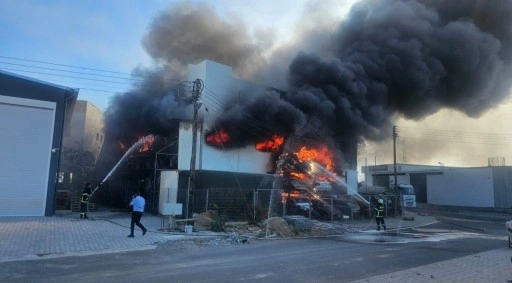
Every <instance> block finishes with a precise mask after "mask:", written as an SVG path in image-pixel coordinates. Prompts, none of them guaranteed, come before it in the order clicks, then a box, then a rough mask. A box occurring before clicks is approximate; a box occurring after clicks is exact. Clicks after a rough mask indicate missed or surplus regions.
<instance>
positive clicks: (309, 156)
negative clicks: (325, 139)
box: [296, 145, 334, 171]
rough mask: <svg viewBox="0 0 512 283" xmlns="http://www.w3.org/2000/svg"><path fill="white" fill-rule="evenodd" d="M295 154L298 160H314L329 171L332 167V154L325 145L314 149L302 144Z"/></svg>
mask: <svg viewBox="0 0 512 283" xmlns="http://www.w3.org/2000/svg"><path fill="white" fill-rule="evenodd" d="M296 155H297V157H298V158H299V160H300V161H315V162H318V163H320V164H321V165H323V166H325V168H326V169H327V170H329V171H332V170H333V169H334V162H333V161H332V159H333V155H332V153H331V152H330V151H329V149H328V148H327V146H325V145H323V146H321V147H320V148H316V149H315V148H311V149H308V148H307V147H305V146H303V147H302V148H301V149H300V151H299V152H298V153H296Z"/></svg>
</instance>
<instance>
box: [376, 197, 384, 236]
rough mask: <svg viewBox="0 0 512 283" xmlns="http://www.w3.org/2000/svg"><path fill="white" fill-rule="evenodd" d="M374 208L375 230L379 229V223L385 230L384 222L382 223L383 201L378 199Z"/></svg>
mask: <svg viewBox="0 0 512 283" xmlns="http://www.w3.org/2000/svg"><path fill="white" fill-rule="evenodd" d="M374 210H375V221H376V222H377V231H380V224H382V227H383V228H384V231H386V223H384V201H383V200H382V199H379V201H378V203H377V206H376V207H375V208H374Z"/></svg>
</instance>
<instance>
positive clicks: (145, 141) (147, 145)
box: [139, 135, 155, 152]
mask: <svg viewBox="0 0 512 283" xmlns="http://www.w3.org/2000/svg"><path fill="white" fill-rule="evenodd" d="M139 142H141V143H142V145H141V146H140V148H139V152H145V151H148V150H150V149H151V146H152V145H153V143H154V142H155V136H153V135H149V136H146V137H141V138H139Z"/></svg>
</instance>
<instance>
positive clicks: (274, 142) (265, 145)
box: [256, 135, 284, 152]
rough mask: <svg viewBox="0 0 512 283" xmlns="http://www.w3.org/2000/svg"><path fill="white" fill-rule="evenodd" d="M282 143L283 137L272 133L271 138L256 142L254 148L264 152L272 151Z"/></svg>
mask: <svg viewBox="0 0 512 283" xmlns="http://www.w3.org/2000/svg"><path fill="white" fill-rule="evenodd" d="M283 143H284V138H283V137H281V136H278V135H274V136H273V137H272V139H269V140H265V141H262V142H259V143H257V144H256V149H257V150H259V151H265V152H274V151H276V150H277V149H278V148H279V147H280V146H281V145H282V144H283Z"/></svg>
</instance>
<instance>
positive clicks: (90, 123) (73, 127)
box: [63, 100, 105, 159]
mask: <svg viewBox="0 0 512 283" xmlns="http://www.w3.org/2000/svg"><path fill="white" fill-rule="evenodd" d="M103 127H104V122H103V112H102V111H101V109H99V108H98V107H96V106H95V105H94V104H92V103H90V102H89V101H85V100H77V101H76V103H75V107H74V111H73V114H72V117H71V124H70V129H69V131H68V132H66V133H65V135H64V139H63V144H64V147H65V148H72V149H76V150H83V151H87V152H91V153H92V154H93V155H94V158H95V159H97V158H98V156H99V154H100V152H101V148H102V146H103V141H104V137H105V133H104V129H103Z"/></svg>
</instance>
